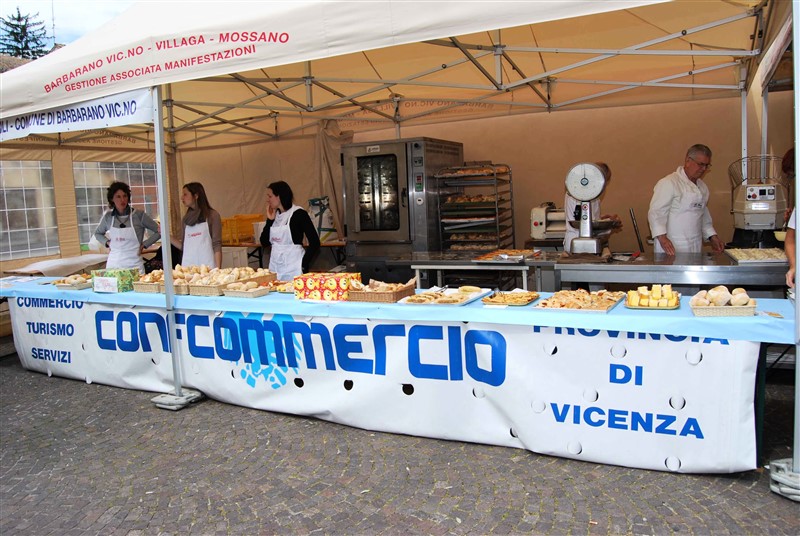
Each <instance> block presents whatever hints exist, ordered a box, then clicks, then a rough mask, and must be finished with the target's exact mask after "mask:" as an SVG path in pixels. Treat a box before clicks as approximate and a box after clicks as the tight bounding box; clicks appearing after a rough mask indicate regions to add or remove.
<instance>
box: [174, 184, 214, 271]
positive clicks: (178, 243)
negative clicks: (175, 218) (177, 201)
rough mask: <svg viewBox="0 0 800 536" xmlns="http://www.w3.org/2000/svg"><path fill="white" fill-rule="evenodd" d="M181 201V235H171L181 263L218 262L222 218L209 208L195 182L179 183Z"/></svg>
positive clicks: (198, 264) (187, 264)
mask: <svg viewBox="0 0 800 536" xmlns="http://www.w3.org/2000/svg"><path fill="white" fill-rule="evenodd" d="M181 202H182V203H183V206H185V207H186V208H187V210H186V214H185V215H184V216H183V221H182V222H181V223H182V225H181V228H182V230H181V234H180V236H181V237H182V238H176V237H172V245H173V246H175V247H176V248H178V249H180V250H182V251H183V258H182V260H181V262H182V263H183V264H184V265H185V266H201V265H205V266H208V267H210V268H219V267H220V266H221V265H222V218H221V217H220V215H219V212H217V211H216V210H214V209H213V208H211V205H210V204H209V203H208V197H206V190H205V188H203V185H202V184H200V183H199V182H190V183H187V184H185V185H184V186H183V192H182V193H181Z"/></svg>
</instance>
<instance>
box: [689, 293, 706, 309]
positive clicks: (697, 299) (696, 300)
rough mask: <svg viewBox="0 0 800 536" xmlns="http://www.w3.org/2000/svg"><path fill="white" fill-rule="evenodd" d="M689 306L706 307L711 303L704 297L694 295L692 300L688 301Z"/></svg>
mask: <svg viewBox="0 0 800 536" xmlns="http://www.w3.org/2000/svg"><path fill="white" fill-rule="evenodd" d="M689 305H691V306H692V307H708V306H709V305H711V302H709V301H708V300H707V299H705V298H704V297H701V296H698V295H696V294H695V295H694V296H692V299H691V300H689Z"/></svg>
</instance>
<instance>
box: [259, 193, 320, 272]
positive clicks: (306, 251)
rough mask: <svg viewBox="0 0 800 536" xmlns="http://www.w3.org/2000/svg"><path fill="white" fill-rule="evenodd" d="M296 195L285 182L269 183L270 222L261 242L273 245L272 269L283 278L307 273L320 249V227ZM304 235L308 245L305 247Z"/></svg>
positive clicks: (270, 264)
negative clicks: (295, 200) (316, 225)
mask: <svg viewBox="0 0 800 536" xmlns="http://www.w3.org/2000/svg"><path fill="white" fill-rule="evenodd" d="M293 198H294V194H293V193H292V189H291V187H290V186H289V185H288V184H287V183H286V182H284V181H277V182H273V183H272V184H270V185H269V186H267V221H266V225H265V226H264V230H263V231H262V232H261V237H260V240H261V245H262V246H263V247H266V246H268V245H270V246H271V247H272V250H271V252H270V256H269V269H270V271H271V272H275V273H277V274H278V279H279V280H281V281H290V280H291V279H293V278H294V277H296V276H298V275H300V274H302V273H305V272H307V271H308V269H309V267H310V266H311V262H312V261H313V260H314V257H315V256H316V255H317V253H318V252H319V248H320V243H319V235H317V229H316V228H315V227H314V222H312V221H311V217H310V216H309V215H308V212H306V211H305V210H303V209H302V208H301V207H300V206H298V205H295V204H293V202H292V201H293ZM303 237H305V239H306V241H307V242H308V247H306V248H304V247H303Z"/></svg>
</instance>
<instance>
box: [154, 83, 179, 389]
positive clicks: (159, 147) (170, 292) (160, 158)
mask: <svg viewBox="0 0 800 536" xmlns="http://www.w3.org/2000/svg"><path fill="white" fill-rule="evenodd" d="M153 92H154V93H155V98H154V99H153V130H154V132H155V141H156V181H157V184H158V212H159V214H160V215H161V258H162V259H163V261H164V297H165V300H166V303H165V307H166V312H167V318H168V323H169V349H170V354H171V355H172V380H173V382H174V384H175V396H176V397H182V396H183V391H182V384H183V378H182V376H181V366H180V347H179V346H178V344H177V340H176V338H175V329H176V326H177V324H176V323H175V305H174V301H175V296H174V291H175V289H174V287H173V280H172V248H171V241H170V237H171V236H172V232H171V229H170V227H171V225H170V216H169V214H170V213H169V208H168V207H169V205H168V199H169V197H168V193H167V161H166V153H165V152H164V151H165V146H164V113H163V98H162V95H161V87H160V86H156V87H154V88H153Z"/></svg>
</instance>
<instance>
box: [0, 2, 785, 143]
mask: <svg viewBox="0 0 800 536" xmlns="http://www.w3.org/2000/svg"><path fill="white" fill-rule="evenodd" d="M187 6H188V4H186V3H182V2H161V3H158V4H154V3H149V2H141V3H139V4H136V5H134V6H133V7H132V8H131V9H130V10H128V11H127V12H125V13H123V14H122V15H121V16H120V17H118V18H117V19H115V20H114V21H112V22H111V23H109V24H108V25H106V26H105V27H103V28H101V29H99V30H98V31H97V32H95V33H94V34H90V35H88V36H86V37H84V38H82V39H81V40H79V41H77V42H75V43H73V44H70V45H68V46H66V47H64V48H63V49H61V50H58V51H56V52H54V53H52V54H50V55H48V56H46V57H45V58H42V59H39V60H37V61H35V62H32V63H30V64H28V65H25V66H23V67H20V68H18V69H15V70H14V71H12V72H10V73H6V74H4V75H2V88H1V89H0V92H1V93H0V97H2V99H0V102H1V103H2V107H1V108H0V117H3V118H7V117H9V116H15V115H19V114H24V113H29V112H31V111H34V110H41V109H47V108H51V107H54V106H62V105H65V104H70V103H74V102H80V101H84V100H87V99H91V98H95V97H99V96H102V95H107V94H113V93H118V92H121V91H125V90H129V89H134V88H137V87H149V86H151V85H157V84H166V85H167V89H166V92H165V95H166V99H167V100H168V102H169V103H170V104H171V108H170V110H171V113H170V114H169V115H170V116H169V118H168V121H169V124H168V125H167V130H168V132H169V133H170V136H171V137H172V140H173V143H174V145H175V146H176V147H177V148H179V149H192V148H202V147H210V146H221V145H228V144H242V143H248V142H259V141H264V140H268V139H274V138H276V137H283V136H290V135H300V134H310V133H313V132H315V130H316V126H317V124H318V123H319V121H321V120H326V119H337V120H338V121H339V124H340V127H341V128H342V129H348V130H370V129H378V128H380V129H383V128H388V127H391V126H393V125H395V124H399V125H409V124H421V123H426V122H441V121H452V120H457V119H468V118H474V117H485V116H492V115H494V116H496V115H510V114H519V113H530V112H552V111H556V110H570V109H581V108H587V107H605V106H618V105H630V104H646V103H654V102H665V101H675V100H689V99H703V98H718V97H728V96H734V95H738V94H739V91H740V89H741V87H742V85H743V84H744V82H745V80H746V76H747V72H748V71H747V70H745V71H744V73H745V74H742V69H741V67H742V66H747V65H749V64H751V63H753V62H754V59H755V58H756V57H757V56H758V53H759V52H760V49H761V46H762V39H763V37H764V29H765V28H766V24H767V17H768V14H769V12H768V11H767V10H766V9H767V8H768V7H769V6H770V3H769V2H767V1H761V2H759V1H757V0H752V1H749V0H735V1H734V0H706V1H703V2H691V3H690V2H688V1H673V2H658V3H654V2H653V1H607V2H589V1H578V0H576V1H571V2H567V1H564V0H558V1H556V0H554V1H538V2H398V1H394V2H297V3H288V2H279V3H273V2H259V3H247V2H245V3H237V2H229V3H220V2H209V3H192V4H191V8H189V9H187ZM609 9H611V10H614V11H606V10H609ZM603 11H605V12H603ZM141 28H144V29H146V32H147V33H148V34H149V35H148V36H142V35H141V33H142V32H141V30H140V29H141ZM262 30H263V31H264V32H266V33H265V36H266V38H267V40H268V41H269V39H270V38H272V39H273V42H266V43H264V42H259V41H257V42H255V43H254V42H252V41H246V42H243V41H241V40H240V41H239V42H233V37H232V36H233V35H234V33H235V32H239V33H236V36H238V37H239V38H241V37H242V36H243V35H245V36H246V37H250V36H251V35H253V34H254V35H256V36H260V32H261V31H262ZM249 32H253V34H250V33H249ZM223 35H225V36H227V42H224V43H223V41H224V40H225V38H224V37H223ZM282 40H283V41H284V42H281V41H282ZM199 41H203V42H202V43H201V42H199ZM138 47H141V48H138ZM226 50H231V51H233V52H232V55H234V56H235V55H236V54H239V56H237V57H233V58H232V59H230V60H226V59H218V58H217V57H216V56H213V55H214V54H218V53H221V52H224V51H226ZM209 55H211V56H209ZM114 57H119V58H120V59H114ZM175 62H177V63H178V64H179V65H185V66H184V67H180V66H176V63H175ZM98 63H99V64H100V65H97V64H98ZM148 67H149V68H148ZM156 67H158V68H156ZM137 69H138V70H137ZM128 75H130V76H128ZM104 76H105V77H106V78H105V80H106V81H105V82H104V83H96V84H93V85H92V84H90V82H89V81H90V80H92V79H95V80H99V79H101V77H104ZM113 76H115V77H116V78H121V77H123V76H124V79H123V80H116V81H114V82H109V81H108V80H109V78H111V77H113ZM65 77H66V79H65V80H64V78H65ZM151 130H152V127H151V126H148V125H141V126H137V125H131V126H125V127H116V128H115V129H113V132H115V133H117V134H122V135H125V136H129V137H133V138H137V139H150V134H149V132H150V131H151ZM105 135H109V131H106V132H100V133H98V132H97V131H93V132H77V133H70V134H69V135H65V136H63V137H62V140H61V141H62V143H63V142H67V143H69V142H70V140H72V141H79V140H81V139H88V138H92V137H97V136H105Z"/></svg>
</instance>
